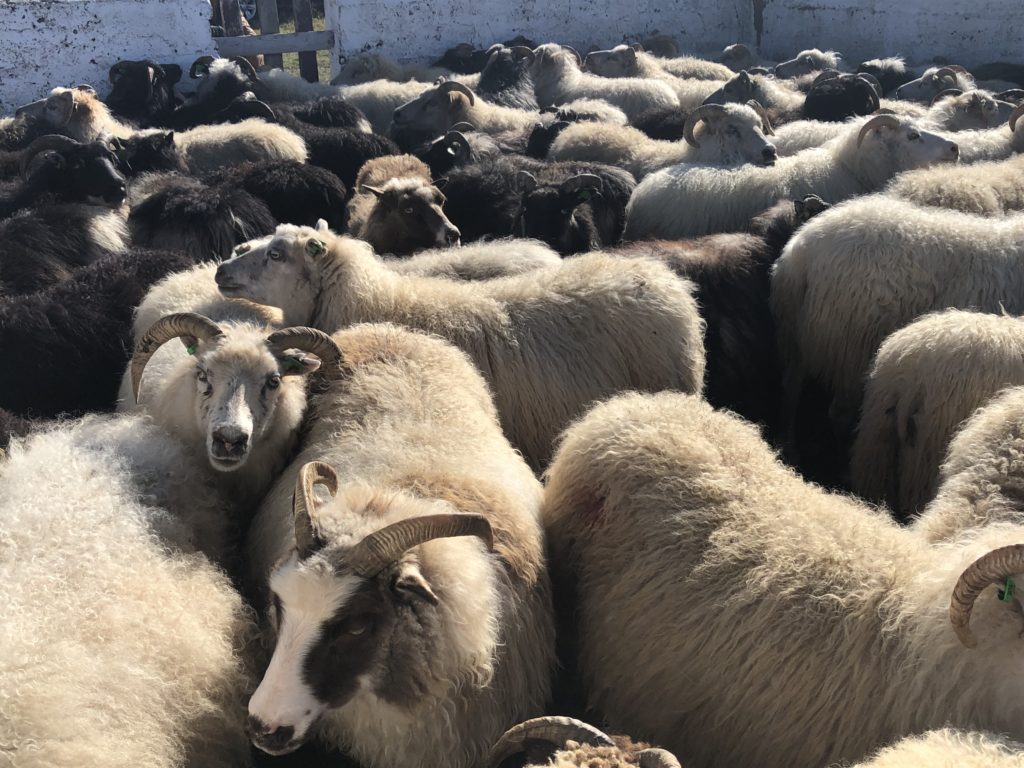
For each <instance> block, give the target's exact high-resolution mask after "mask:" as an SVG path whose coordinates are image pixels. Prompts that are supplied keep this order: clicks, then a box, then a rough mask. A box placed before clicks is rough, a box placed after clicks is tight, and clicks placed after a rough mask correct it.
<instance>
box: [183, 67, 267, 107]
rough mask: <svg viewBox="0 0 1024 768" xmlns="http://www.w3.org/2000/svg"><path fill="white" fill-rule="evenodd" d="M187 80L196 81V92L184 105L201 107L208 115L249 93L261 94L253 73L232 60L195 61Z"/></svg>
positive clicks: (259, 85)
mask: <svg viewBox="0 0 1024 768" xmlns="http://www.w3.org/2000/svg"><path fill="white" fill-rule="evenodd" d="M189 77H191V78H192V79H193V80H195V81H196V90H195V92H194V93H193V94H192V95H191V96H190V97H188V98H187V99H186V100H185V104H186V105H187V106H189V107H196V106H198V105H202V107H203V109H205V110H208V111H209V114H214V113H216V112H220V111H222V110H224V109H226V108H227V107H228V106H229V105H230V104H231V102H233V101H234V100H235V99H237V98H238V97H240V96H243V95H244V94H246V93H247V92H249V91H258V92H257V95H260V93H261V92H262V91H261V90H260V87H261V84H260V83H259V81H258V80H256V79H255V73H254V72H250V70H249V68H245V67H244V66H243V65H241V64H239V63H238V62H236V61H233V60H228V59H211V58H209V57H204V58H202V59H198V60H196V61H195V62H194V63H193V64H192V67H191V69H190V71H189Z"/></svg>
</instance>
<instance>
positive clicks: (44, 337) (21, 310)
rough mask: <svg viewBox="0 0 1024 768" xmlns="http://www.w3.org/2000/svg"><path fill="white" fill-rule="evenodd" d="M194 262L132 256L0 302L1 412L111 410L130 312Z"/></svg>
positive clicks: (151, 254) (182, 257)
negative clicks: (158, 284)
mask: <svg viewBox="0 0 1024 768" xmlns="http://www.w3.org/2000/svg"><path fill="white" fill-rule="evenodd" d="M193 263H194V260H193V259H192V258H190V257H189V256H187V255H186V254H183V253H170V252H161V251H147V250H143V249H139V250H133V251H129V252H127V253H124V254H120V255H116V256H108V257H106V258H104V259H100V260H99V261H96V262H93V263H92V264H90V265H89V266H87V267H83V268H82V269H80V270H78V271H77V272H75V273H74V275H73V277H72V279H70V280H68V281H67V282H65V283H63V284H61V285H57V286H53V287H51V288H49V289H47V290H45V291H40V292H37V293H32V294H28V295H25V296H18V297H14V298H8V299H5V300H0V349H3V350H4V354H5V355H6V356H7V358H8V361H9V363H8V364H7V365H3V366H0V408H2V409H6V410H7V411H9V412H11V413H13V414H17V415H20V416H30V417H31V418H33V419H36V418H40V417H44V418H50V417H54V416H57V415H59V414H72V415H78V414H81V413H84V412H86V411H96V410H109V409H112V408H113V407H114V405H115V404H116V398H117V392H118V387H119V385H120V382H121V374H122V373H123V372H124V369H125V366H126V364H127V363H128V360H129V358H130V357H131V348H132V315H133V311H134V308H135V307H136V306H137V305H138V304H139V303H140V302H141V301H142V298H143V296H145V294H146V291H147V290H148V289H149V287H150V286H151V285H152V284H153V283H155V282H156V281H158V280H160V279H162V278H163V277H165V276H166V275H169V274H171V273H173V272H179V271H181V270H184V269H188V268H189V267H191V266H192V265H193ZM16 361H17V362H16ZM0 425H2V419H0ZM21 426H22V425H17V424H15V428H16V429H19V430H20V427H21ZM2 438H3V435H0V439H2Z"/></svg>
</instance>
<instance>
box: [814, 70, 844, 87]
mask: <svg viewBox="0 0 1024 768" xmlns="http://www.w3.org/2000/svg"><path fill="white" fill-rule="evenodd" d="M840 74H841V73H840V71H839V70H838V69H823V70H821V74H819V75H818V76H817V77H816V78H814V80H813V81H812V82H811V87H814V86H815V85H817V84H818V83H823V82H825V81H826V80H835V79H836V78H837V77H839V75H840Z"/></svg>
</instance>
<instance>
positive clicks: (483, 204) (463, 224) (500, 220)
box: [434, 156, 544, 243]
mask: <svg viewBox="0 0 1024 768" xmlns="http://www.w3.org/2000/svg"><path fill="white" fill-rule="evenodd" d="M543 166H544V163H541V162H538V161H536V160H531V159H530V158H525V157H513V156H509V157H502V158H499V159H497V160H492V161H490V162H483V163H475V164H473V165H463V166H457V167H455V168H452V170H451V171H449V173H448V174H447V175H445V176H443V177H441V178H440V179H438V180H436V181H435V183H434V184H435V186H436V187H438V189H440V190H441V191H442V192H443V193H444V196H445V198H447V202H445V204H444V211H445V214H446V215H447V216H448V218H449V219H450V220H451V222H452V223H453V224H454V225H455V226H456V227H458V228H459V231H460V232H461V233H462V242H464V243H469V242H473V241H474V240H479V239H480V238H482V237H488V236H491V237H508V236H510V235H511V234H512V232H513V230H514V228H515V223H516V218H517V217H518V215H519V205H520V200H521V198H522V190H521V188H520V186H519V180H518V178H517V177H518V173H519V171H521V170H525V171H530V172H531V173H533V172H536V171H539V169H540V168H542V167H543Z"/></svg>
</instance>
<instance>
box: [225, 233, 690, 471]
mask: <svg viewBox="0 0 1024 768" xmlns="http://www.w3.org/2000/svg"><path fill="white" fill-rule="evenodd" d="M250 246H251V248H250V250H249V251H248V252H246V253H243V254H241V255H239V256H238V257H237V258H234V259H232V260H230V261H227V262H225V263H224V264H222V265H221V266H220V267H219V269H218V270H217V285H218V286H219V287H220V289H221V293H223V294H224V295H225V296H229V297H239V298H245V299H248V300H250V301H256V302H257V303H261V304H269V305H271V306H277V307H280V308H281V310H282V311H283V312H284V317H285V322H288V323H297V324H312V325H313V326H314V327H318V328H321V329H323V330H327V331H333V330H336V329H338V328H341V327H345V326H347V325H350V324H352V323H358V322H403V323H406V324H408V325H409V326H410V327H414V328H418V329H420V330H423V331H428V332H431V333H435V334H438V335H440V336H443V337H444V338H447V339H448V340H450V341H452V342H453V343H455V344H456V345H458V346H459V347H460V348H462V349H463V350H464V351H465V352H467V353H468V354H469V355H471V357H472V358H473V361H474V362H475V363H476V364H477V365H478V366H480V369H481V371H483V373H484V375H485V377H486V378H487V379H488V382H489V383H490V384H491V385H492V386H493V388H494V392H495V397H496V399H497V402H498V407H499V412H500V413H501V415H502V424H503V426H504V427H505V429H506V434H508V435H509V439H510V440H511V441H512V443H513V444H514V445H515V446H516V447H517V448H518V449H519V450H520V451H521V452H522V453H523V455H524V456H525V457H526V459H527V461H528V462H529V463H530V465H531V466H532V467H534V468H535V469H540V468H542V467H543V466H544V464H545V461H546V459H547V457H548V456H549V455H550V451H551V445H552V441H553V439H554V437H555V436H556V435H557V434H558V431H559V430H560V429H561V428H562V427H563V426H564V425H565V424H567V423H568V422H569V421H570V420H571V419H573V418H574V417H576V416H577V415H578V414H579V413H581V412H582V410H583V409H584V408H585V407H586V405H587V404H588V403H590V402H592V401H594V400H596V399H599V398H601V397H605V396H607V395H608V394H611V393H612V392H616V391H618V390H622V389H640V390H652V389H654V390H657V389H662V388H671V389H679V390H683V391H691V392H699V391H700V390H701V387H702V385H703V378H704V345H703V331H704V329H703V325H702V323H701V320H700V317H699V315H698V313H697V308H696V304H695V302H694V300H693V297H692V296H691V295H690V291H691V285H690V284H689V283H688V282H686V281H683V280H680V279H679V278H677V277H675V276H674V275H673V274H672V273H671V272H670V271H669V270H668V268H667V267H664V266H662V265H660V264H656V263H654V262H651V261H648V260H646V259H621V258H616V257H612V256H607V255H605V254H600V253H592V254H586V255H583V256H578V257H576V258H574V259H571V260H569V261H566V262H564V263H563V264H561V265H559V266H558V267H556V268H553V269H538V270H534V271H532V272H528V273H526V274H524V275H519V276H517V277H514V278H505V279H503V280H494V281H487V282H479V283H474V284H472V285H467V284H463V283H455V282H450V281H445V280H437V279H430V278H418V277H413V276H403V275H398V274H395V273H393V272H391V271H389V270H388V269H387V268H386V267H385V266H384V265H382V264H381V263H380V262H379V261H378V260H377V259H376V258H374V256H373V253H372V251H371V250H370V248H369V246H367V245H366V244H365V243H361V242H360V241H358V240H352V239H350V238H344V237H334V238H332V237H330V233H329V232H327V231H326V229H325V228H324V229H321V228H319V227H318V229H316V230H313V229H309V228H301V227H293V226H290V225H285V226H281V227H279V228H278V230H277V233H276V234H275V235H274V236H272V237H269V238H264V239H263V240H259V241H256V242H254V243H251V244H250ZM268 254H273V255H274V257H276V258H271V257H270V256H269V255H268ZM303 275H305V276H303ZM640 285H642V286H643V290H642V291H639V292H638V286H640ZM570 297H572V298H571V302H572V307H573V308H572V312H571V316H568V315H566V312H565V309H564V307H565V302H567V301H570ZM553 317H557V318H558V322H557V328H558V330H557V336H558V342H557V346H558V350H559V351H558V353H557V354H555V355H552V354H551V353H550V351H549V350H547V349H546V346H547V345H548V344H550V343H553V342H551V341H550V340H548V339H547V338H546V332H545V330H544V329H545V327H546V326H545V324H546V323H548V322H550V318H553ZM627 317H628V323H627V322H625V319H626V318H627ZM567 370H572V371H573V374H572V375H571V376H566V374H565V371H567Z"/></svg>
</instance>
